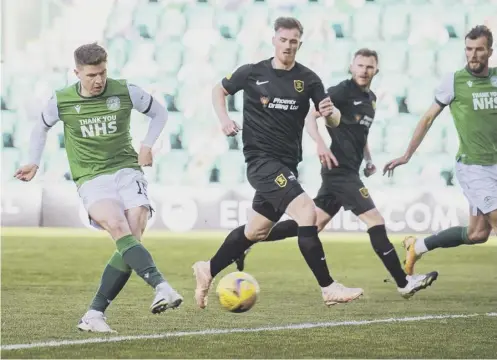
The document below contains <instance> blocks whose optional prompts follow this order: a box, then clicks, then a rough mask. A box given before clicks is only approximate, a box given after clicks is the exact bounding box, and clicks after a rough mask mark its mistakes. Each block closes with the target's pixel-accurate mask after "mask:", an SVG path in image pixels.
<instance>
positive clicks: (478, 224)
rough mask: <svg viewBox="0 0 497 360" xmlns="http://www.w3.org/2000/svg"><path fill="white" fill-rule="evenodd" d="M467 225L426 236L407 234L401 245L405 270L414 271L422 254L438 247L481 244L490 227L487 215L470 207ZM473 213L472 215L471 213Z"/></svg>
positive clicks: (490, 229) (486, 238) (488, 233)
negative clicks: (404, 259) (403, 250)
mask: <svg viewBox="0 0 497 360" xmlns="http://www.w3.org/2000/svg"><path fill="white" fill-rule="evenodd" d="M470 214H472V215H470V217H469V224H468V226H467V227H466V226H453V227H450V228H448V229H445V230H442V231H439V232H438V233H436V234H433V235H430V236H428V237H426V238H418V237H414V236H408V237H406V238H405V239H404V242H403V245H404V248H405V249H406V261H405V270H406V272H407V273H408V274H412V273H413V272H414V265H415V264H416V262H417V261H418V260H419V259H421V257H422V256H423V254H425V253H427V252H429V251H432V250H435V249H438V248H445V249H447V248H453V247H457V246H461V245H475V244H483V243H485V242H486V241H487V240H488V237H489V236H490V232H491V231H492V227H491V225H490V223H489V220H488V218H487V217H485V216H484V215H483V214H481V213H478V210H477V209H475V208H474V207H470ZM473 214H474V215H473Z"/></svg>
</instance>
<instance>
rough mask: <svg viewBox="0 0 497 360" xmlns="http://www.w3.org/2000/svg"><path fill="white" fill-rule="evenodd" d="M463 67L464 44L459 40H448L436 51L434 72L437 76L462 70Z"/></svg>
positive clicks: (464, 62)
mask: <svg viewBox="0 0 497 360" xmlns="http://www.w3.org/2000/svg"><path fill="white" fill-rule="evenodd" d="M465 65H466V56H465V54H464V43H463V42H461V40H460V39H450V40H449V41H448V42H447V43H446V44H445V45H444V46H442V47H440V48H439V49H438V51H437V62H436V71H437V74H438V75H439V76H443V75H445V74H446V73H448V72H452V71H457V70H459V69H462V68H463V67H464V66H465Z"/></svg>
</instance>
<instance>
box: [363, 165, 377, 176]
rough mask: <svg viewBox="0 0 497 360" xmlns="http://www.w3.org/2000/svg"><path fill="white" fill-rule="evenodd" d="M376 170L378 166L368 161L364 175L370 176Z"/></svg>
mask: <svg viewBox="0 0 497 360" xmlns="http://www.w3.org/2000/svg"><path fill="white" fill-rule="evenodd" d="M375 172H376V166H375V165H374V164H373V163H371V162H370V163H367V164H366V167H365V168H364V176H366V177H370V176H371V175H373V174H374V173H375Z"/></svg>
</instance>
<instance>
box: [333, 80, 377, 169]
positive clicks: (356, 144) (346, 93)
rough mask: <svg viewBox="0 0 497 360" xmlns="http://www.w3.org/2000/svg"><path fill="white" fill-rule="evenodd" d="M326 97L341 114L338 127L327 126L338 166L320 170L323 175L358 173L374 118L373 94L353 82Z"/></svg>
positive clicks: (343, 84)
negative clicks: (344, 172)
mask: <svg viewBox="0 0 497 360" xmlns="http://www.w3.org/2000/svg"><path fill="white" fill-rule="evenodd" d="M328 95H329V96H330V98H331V101H332V102H333V104H334V105H335V107H336V108H337V109H338V110H340V113H341V114H342V116H341V120H340V125H338V126H337V127H336V128H330V127H327V129H328V132H329V134H330V137H331V146H330V149H331V151H332V152H333V154H334V155H335V157H336V159H337V160H338V164H339V167H338V168H334V169H331V170H328V169H327V168H326V167H323V172H325V173H326V172H332V173H333V172H341V171H354V172H359V168H360V167H361V163H362V160H363V159H364V146H365V145H366V142H367V138H368V134H369V128H370V127H371V125H372V123H373V119H374V116H375V108H376V95H375V94H374V93H373V92H372V91H371V90H368V91H364V90H362V89H361V88H360V87H359V86H358V85H357V84H356V82H355V81H353V80H352V79H349V80H345V81H342V82H341V83H339V84H338V85H336V86H332V87H330V88H329V89H328Z"/></svg>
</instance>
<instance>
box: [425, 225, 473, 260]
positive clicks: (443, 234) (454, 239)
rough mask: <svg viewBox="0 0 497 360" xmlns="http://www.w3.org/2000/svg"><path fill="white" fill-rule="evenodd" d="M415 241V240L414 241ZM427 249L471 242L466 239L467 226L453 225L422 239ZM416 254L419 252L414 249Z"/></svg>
mask: <svg viewBox="0 0 497 360" xmlns="http://www.w3.org/2000/svg"><path fill="white" fill-rule="evenodd" d="M416 242H417V241H416ZM424 243H425V245H426V249H427V251H430V250H433V249H436V248H451V247H456V246H459V245H463V244H468V245H469V244H473V243H472V242H471V241H469V239H468V228H467V227H463V226H453V227H451V228H448V229H445V230H442V231H440V232H438V233H436V234H435V235H431V236H428V237H427V238H425V239H424ZM416 250H417V249H416ZM416 253H417V254H420V253H418V252H417V251H416Z"/></svg>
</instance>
